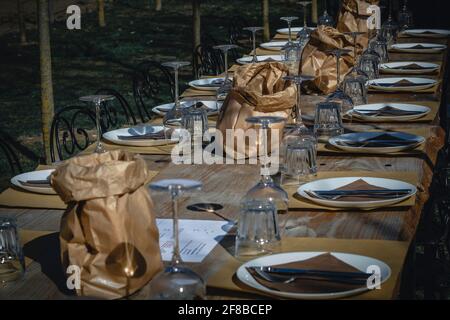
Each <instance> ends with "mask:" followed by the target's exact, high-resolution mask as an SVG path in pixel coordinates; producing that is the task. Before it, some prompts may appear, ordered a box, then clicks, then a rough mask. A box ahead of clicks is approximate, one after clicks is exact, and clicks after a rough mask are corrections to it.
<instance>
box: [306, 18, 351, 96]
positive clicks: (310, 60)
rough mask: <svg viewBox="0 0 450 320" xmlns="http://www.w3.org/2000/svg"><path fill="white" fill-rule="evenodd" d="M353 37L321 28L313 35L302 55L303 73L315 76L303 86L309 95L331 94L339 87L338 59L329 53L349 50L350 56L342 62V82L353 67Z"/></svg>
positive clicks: (330, 28) (329, 28)
mask: <svg viewBox="0 0 450 320" xmlns="http://www.w3.org/2000/svg"><path fill="white" fill-rule="evenodd" d="M351 41H352V40H351V37H349V36H345V35H344V34H342V33H340V32H339V31H338V30H336V29H334V28H333V27H328V26H319V27H318V28H317V29H316V30H314V31H313V32H312V34H311V39H310V40H309V42H308V44H307V45H306V46H305V49H304V50H303V53H302V63H301V72H302V74H304V75H311V76H314V77H315V79H314V80H312V81H308V82H305V85H304V86H303V87H304V88H305V89H306V90H307V92H308V93H319V94H329V93H331V92H333V91H334V90H335V89H336V86H337V70H336V68H337V67H336V65H337V64H336V57H335V56H334V55H333V54H331V53H330V52H329V51H331V50H334V49H349V50H351V51H350V53H349V54H346V55H343V56H342V57H341V60H340V75H341V80H342V79H343V78H344V77H345V75H346V74H347V73H348V72H349V71H350V69H351V68H352V67H353V63H354V62H353V61H354V60H353V45H352V43H351Z"/></svg>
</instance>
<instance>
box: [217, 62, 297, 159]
mask: <svg viewBox="0 0 450 320" xmlns="http://www.w3.org/2000/svg"><path fill="white" fill-rule="evenodd" d="M288 72H289V69H288V68H287V66H285V65H284V64H283V63H280V62H270V63H254V64H247V65H244V66H241V67H239V68H238V69H237V70H236V71H235V73H234V79H233V88H232V90H231V92H230V93H229V94H228V96H227V98H226V99H225V101H224V103H223V106H222V108H221V111H220V114H219V117H218V120H217V129H218V130H219V131H220V132H221V133H222V138H223V141H222V145H223V150H224V151H225V152H226V154H227V155H229V156H232V157H233V158H235V159H242V158H249V157H256V156H257V154H258V145H261V137H260V136H259V134H258V136H257V142H256V143H249V141H248V140H246V141H245V144H242V143H239V142H240V141H241V138H242V131H239V130H238V131H233V132H232V136H230V138H231V137H233V138H232V139H233V140H234V143H233V146H232V147H230V139H228V140H227V129H234V130H236V129H242V130H243V132H244V133H245V132H247V130H249V129H256V128H257V127H256V126H255V125H252V124H250V123H248V122H246V121H245V119H247V118H248V117H252V116H278V117H283V118H286V120H287V119H288V118H289V117H290V115H291V112H292V108H293V107H294V105H295V102H296V89H295V86H294V85H293V84H291V83H290V81H285V80H283V77H284V76H286V75H288ZM283 128H284V123H278V124H273V125H271V127H270V130H268V131H269V132H268V142H269V144H268V149H269V150H268V151H269V152H271V150H273V149H274V148H277V147H278V144H276V143H274V144H273V145H271V144H270V141H271V135H272V134H273V133H272V132H273V130H277V131H278V132H277V133H278V136H279V137H280V139H281V137H282V129H283ZM257 131H258V132H259V130H257Z"/></svg>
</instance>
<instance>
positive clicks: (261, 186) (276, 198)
mask: <svg viewBox="0 0 450 320" xmlns="http://www.w3.org/2000/svg"><path fill="white" fill-rule="evenodd" d="M245 121H247V122H248V123H252V124H255V125H260V126H261V130H260V133H261V134H260V137H261V138H262V144H261V147H262V148H263V149H264V158H265V159H261V158H262V157H260V163H261V164H262V165H261V180H260V181H259V182H258V183H257V184H256V185H255V186H254V187H253V188H251V189H250V190H249V191H248V192H247V194H246V195H245V199H246V201H270V202H271V203H273V204H274V205H275V207H276V208H275V209H276V210H277V212H279V213H286V212H287V211H288V202H289V198H288V194H287V193H286V191H284V190H283V188H281V187H280V186H279V185H277V184H276V183H275V182H274V181H273V179H272V177H271V176H270V168H269V167H268V166H267V164H268V160H269V155H268V150H267V130H268V129H269V126H270V124H273V123H281V122H284V121H286V119H285V118H282V117H274V116H255V117H249V118H247V119H245ZM260 151H261V150H260ZM272 152H273V150H272ZM260 155H261V153H260Z"/></svg>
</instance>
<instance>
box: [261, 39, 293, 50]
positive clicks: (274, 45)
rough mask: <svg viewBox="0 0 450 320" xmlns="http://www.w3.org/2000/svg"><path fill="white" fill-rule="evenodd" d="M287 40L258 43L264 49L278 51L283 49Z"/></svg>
mask: <svg viewBox="0 0 450 320" xmlns="http://www.w3.org/2000/svg"><path fill="white" fill-rule="evenodd" d="M286 43H287V41H271V42H264V43H261V44H260V47H261V48H264V49H266V50H273V51H279V50H281V49H283V47H284V46H285V45H286Z"/></svg>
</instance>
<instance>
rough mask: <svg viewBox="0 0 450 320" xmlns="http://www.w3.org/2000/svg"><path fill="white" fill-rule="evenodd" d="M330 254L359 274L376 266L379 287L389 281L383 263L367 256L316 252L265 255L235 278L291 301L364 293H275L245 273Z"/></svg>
mask: <svg viewBox="0 0 450 320" xmlns="http://www.w3.org/2000/svg"><path fill="white" fill-rule="evenodd" d="M326 253H330V254H331V255H333V256H334V257H335V258H337V259H339V260H341V261H342V262H345V263H347V264H349V265H351V266H352V267H354V268H355V269H358V270H360V271H361V272H368V271H369V270H368V268H369V266H378V267H379V268H380V282H381V285H382V284H383V283H384V282H385V281H386V280H388V279H389V277H390V276H391V273H392V271H391V268H390V267H389V266H388V265H387V264H386V263H385V262H383V261H381V260H378V259H375V258H371V257H367V256H361V255H357V254H351V253H343V252H316V251H299V252H286V253H278V254H272V255H267V256H263V257H259V258H256V259H253V260H250V261H248V262H246V263H244V264H243V265H241V266H240V267H239V268H238V270H237V271H236V276H237V278H238V279H239V280H240V281H242V282H243V283H244V284H246V285H248V286H250V287H252V288H254V289H256V290H259V291H262V292H264V293H267V294H270V295H273V296H277V297H283V298H292V299H338V298H343V297H349V296H353V295H356V294H360V293H363V292H366V291H367V290H368V289H367V288H358V289H353V290H347V291H340V292H327V293H300V292H299V293H292V292H284V291H277V290H272V289H269V288H267V287H265V286H263V285H261V284H260V283H258V281H256V280H255V278H253V276H252V275H251V274H250V273H249V272H248V271H247V268H248V267H266V266H273V265H279V264H285V263H290V262H295V261H303V260H307V259H311V258H314V257H316V256H318V255H321V254H326ZM326 267H327V266H324V267H323V268H324V269H326Z"/></svg>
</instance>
